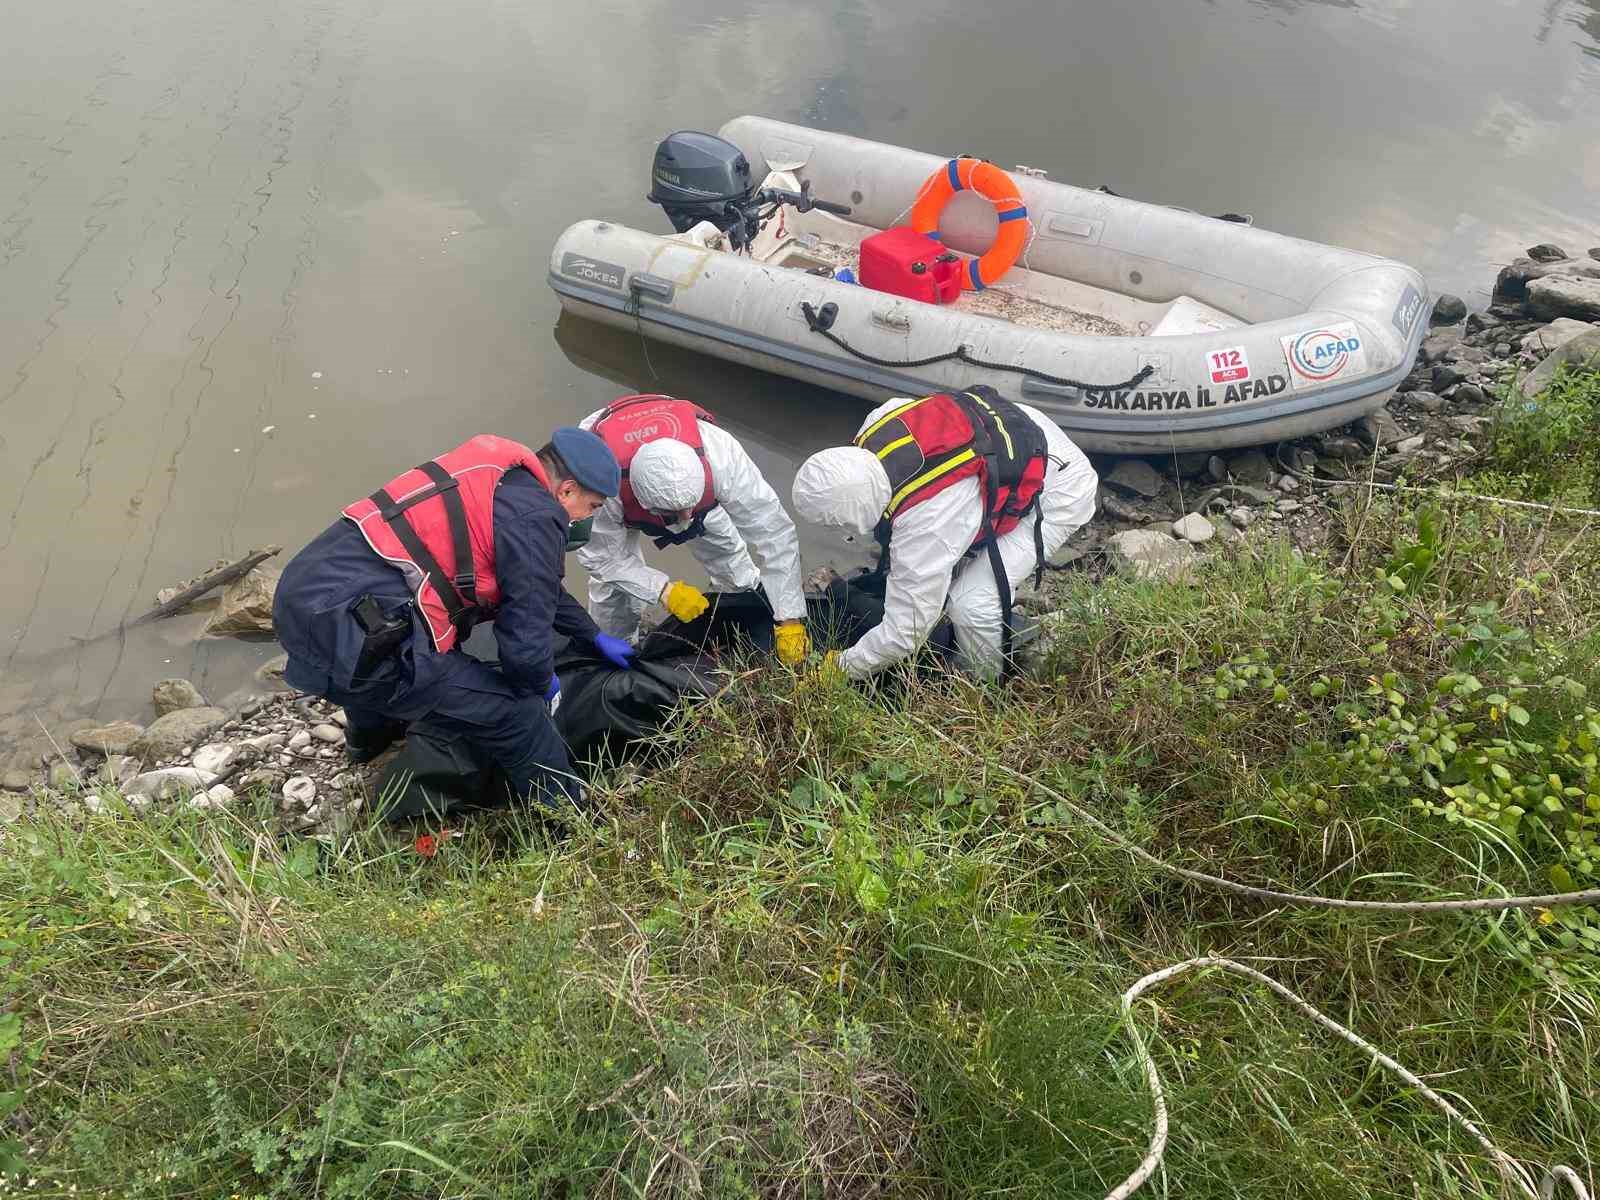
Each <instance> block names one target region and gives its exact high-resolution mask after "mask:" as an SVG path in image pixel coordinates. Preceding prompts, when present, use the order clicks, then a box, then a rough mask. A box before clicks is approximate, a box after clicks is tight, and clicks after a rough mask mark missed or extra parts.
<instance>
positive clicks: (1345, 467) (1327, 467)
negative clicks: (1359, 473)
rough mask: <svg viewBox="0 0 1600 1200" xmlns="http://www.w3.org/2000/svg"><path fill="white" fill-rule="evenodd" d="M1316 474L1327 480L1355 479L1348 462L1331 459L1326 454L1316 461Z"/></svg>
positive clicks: (1340, 459)
mask: <svg viewBox="0 0 1600 1200" xmlns="http://www.w3.org/2000/svg"><path fill="white" fill-rule="evenodd" d="M1317 474H1319V475H1323V476H1326V477H1327V478H1329V479H1353V478H1355V474H1354V472H1353V471H1352V470H1351V469H1350V464H1349V463H1348V462H1346V461H1345V460H1344V459H1342V458H1333V457H1331V456H1329V455H1326V454H1324V455H1323V456H1322V457H1321V458H1319V459H1317Z"/></svg>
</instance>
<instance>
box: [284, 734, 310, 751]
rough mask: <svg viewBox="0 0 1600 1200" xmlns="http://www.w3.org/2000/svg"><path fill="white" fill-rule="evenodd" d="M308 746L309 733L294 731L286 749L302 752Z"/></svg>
mask: <svg viewBox="0 0 1600 1200" xmlns="http://www.w3.org/2000/svg"><path fill="white" fill-rule="evenodd" d="M310 744H311V731H310V730H308V729H300V730H296V731H295V733H294V734H293V735H292V736H291V737H290V738H289V745H288V748H289V749H290V750H304V749H305V748H306V747H307V746H309V745H310Z"/></svg>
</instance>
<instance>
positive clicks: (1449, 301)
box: [1429, 292, 1467, 325]
mask: <svg viewBox="0 0 1600 1200" xmlns="http://www.w3.org/2000/svg"><path fill="white" fill-rule="evenodd" d="M1466 315H1467V302H1466V301H1465V300H1463V299H1462V298H1461V297H1460V296H1452V295H1451V294H1450V293H1449V292H1445V293H1444V294H1443V295H1441V296H1440V297H1439V298H1438V299H1437V300H1435V301H1434V302H1433V316H1432V317H1431V318H1429V319H1430V320H1431V321H1432V322H1433V323H1434V324H1435V325H1454V324H1455V323H1456V322H1457V321H1459V320H1461V319H1462V318H1463V317H1465V316H1466Z"/></svg>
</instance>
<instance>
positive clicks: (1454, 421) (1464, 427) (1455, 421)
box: [1444, 417, 1483, 437]
mask: <svg viewBox="0 0 1600 1200" xmlns="http://www.w3.org/2000/svg"><path fill="white" fill-rule="evenodd" d="M1444 423H1445V424H1446V425H1448V426H1449V427H1450V428H1451V429H1453V430H1455V431H1456V432H1457V433H1458V434H1460V435H1461V436H1462V437H1476V436H1477V435H1478V433H1479V432H1480V431H1481V430H1482V429H1483V418H1482V417H1446V418H1445V422H1444Z"/></svg>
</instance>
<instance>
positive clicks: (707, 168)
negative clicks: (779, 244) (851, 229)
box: [647, 129, 850, 250]
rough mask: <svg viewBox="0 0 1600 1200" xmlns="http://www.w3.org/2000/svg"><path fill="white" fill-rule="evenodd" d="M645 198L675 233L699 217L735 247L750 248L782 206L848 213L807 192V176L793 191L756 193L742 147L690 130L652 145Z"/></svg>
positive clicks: (760, 191) (843, 207) (845, 207)
mask: <svg viewBox="0 0 1600 1200" xmlns="http://www.w3.org/2000/svg"><path fill="white" fill-rule="evenodd" d="M647 199H649V200H650V201H651V203H653V204H659V205H660V206H661V207H662V209H663V210H665V212H666V214H667V218H668V220H670V221H671V222H672V228H673V229H674V230H675V231H676V232H678V233H687V232H688V231H689V230H690V229H691V228H693V227H694V226H695V225H697V224H699V223H700V222H701V221H710V222H711V223H712V224H713V225H715V226H716V227H717V228H718V229H720V230H721V231H722V232H723V233H725V234H727V235H728V241H729V243H730V244H731V245H732V246H733V248H734V249H735V250H746V249H749V247H750V243H751V242H752V241H754V240H755V236H756V234H758V233H760V232H761V227H762V226H763V225H764V224H766V222H767V221H769V220H771V218H772V216H773V214H774V213H776V212H777V211H778V209H779V208H780V207H781V206H783V205H785V204H788V205H791V206H793V207H794V208H795V210H796V211H798V212H810V211H811V210H812V209H813V208H816V209H821V210H822V211H823V212H830V213H833V214H834V215H836V216H841V217H842V216H848V215H849V213H850V209H849V207H848V206H847V205H843V204H830V203H828V202H827V201H824V200H818V199H816V197H814V196H812V194H811V183H810V181H809V180H807V181H806V182H804V183H802V184H801V186H800V190H799V191H798V192H789V191H784V190H782V189H779V188H762V189H760V190H759V191H757V190H756V185H755V182H754V181H753V180H752V179H751V177H750V160H749V159H747V158H746V157H745V156H744V151H743V150H741V149H739V147H737V146H735V145H734V144H733V143H732V142H729V141H724V140H723V139H722V138H719V137H716V136H714V135H713V134H709V133H697V132H696V131H694V130H693V129H680V130H679V131H678V132H677V133H673V134H669V135H668V136H667V137H666V138H665V139H664V140H663V141H662V143H661V144H660V145H659V146H657V147H656V157H655V162H654V163H652V164H651V168H650V195H649V196H648V197H647Z"/></svg>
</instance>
